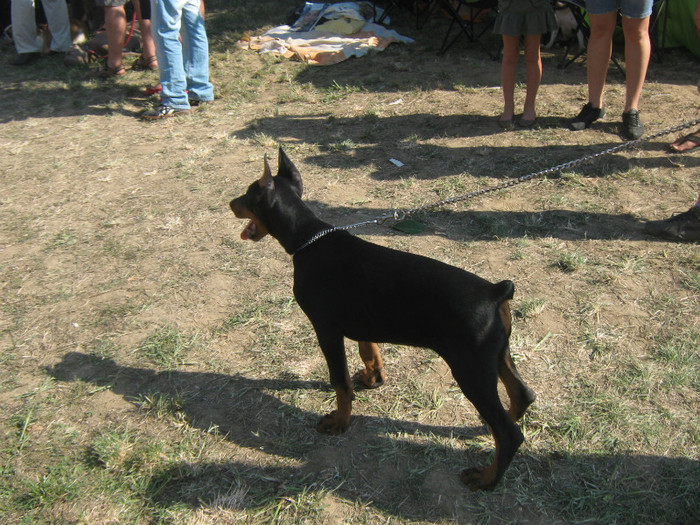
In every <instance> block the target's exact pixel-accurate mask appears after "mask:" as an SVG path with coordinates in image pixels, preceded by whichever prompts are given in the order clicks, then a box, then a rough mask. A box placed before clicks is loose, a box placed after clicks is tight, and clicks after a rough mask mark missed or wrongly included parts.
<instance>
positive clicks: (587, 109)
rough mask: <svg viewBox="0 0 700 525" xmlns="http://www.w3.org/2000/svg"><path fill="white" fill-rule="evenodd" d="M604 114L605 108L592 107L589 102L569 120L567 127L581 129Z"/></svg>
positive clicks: (575, 129)
mask: <svg viewBox="0 0 700 525" xmlns="http://www.w3.org/2000/svg"><path fill="white" fill-rule="evenodd" d="M604 116H605V108H594V107H593V105H592V104H591V103H590V102H589V103H588V104H586V105H585V106H583V109H582V110H581V112H580V113H579V114H578V115H576V117H575V118H574V119H573V120H571V121H570V122H569V127H570V128H571V129H572V130H574V131H581V130H582V129H586V128H587V127H589V126H590V125H591V124H593V123H594V122H595V121H596V120H598V119H599V118H603V117H604Z"/></svg>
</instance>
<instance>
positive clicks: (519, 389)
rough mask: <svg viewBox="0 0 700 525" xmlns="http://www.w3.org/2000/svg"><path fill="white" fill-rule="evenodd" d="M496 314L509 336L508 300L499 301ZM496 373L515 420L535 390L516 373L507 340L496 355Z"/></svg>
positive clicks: (525, 408)
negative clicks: (503, 387) (506, 395)
mask: <svg viewBox="0 0 700 525" xmlns="http://www.w3.org/2000/svg"><path fill="white" fill-rule="evenodd" d="M498 314H499V316H500V318H501V322H502V323H503V326H504V328H505V331H506V334H507V336H508V337H510V331H511V324H510V323H511V317H510V306H509V304H508V301H503V302H502V303H501V305H500V306H499V307H498ZM498 375H499V377H500V378H501V381H503V384H504V385H505V387H506V392H507V393H508V398H509V399H510V407H509V409H508V415H509V416H510V418H511V419H512V420H513V421H517V420H518V419H520V418H521V417H523V414H525V410H527V407H529V406H530V405H531V404H532V402H533V401H534V400H535V398H536V397H537V396H536V395H535V392H534V391H533V390H532V389H530V387H528V386H527V385H526V384H525V382H524V381H523V380H522V378H521V377H520V374H518V370H517V369H516V368H515V363H513V359H512V358H511V357H510V348H509V346H508V341H507V340H506V344H505V345H504V347H503V349H502V350H501V352H500V354H499V356H498Z"/></svg>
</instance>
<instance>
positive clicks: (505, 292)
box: [494, 280, 515, 303]
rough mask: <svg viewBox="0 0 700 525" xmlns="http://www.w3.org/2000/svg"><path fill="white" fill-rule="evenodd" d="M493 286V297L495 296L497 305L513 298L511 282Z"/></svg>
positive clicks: (513, 288) (513, 289)
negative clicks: (494, 288)
mask: <svg viewBox="0 0 700 525" xmlns="http://www.w3.org/2000/svg"><path fill="white" fill-rule="evenodd" d="M495 286H496V291H495V294H494V295H495V296H496V301H498V303H502V302H503V301H508V300H509V299H512V298H513V292H514V291H515V285H514V284H513V281H509V280H505V281H501V282H500V283H496V284H495Z"/></svg>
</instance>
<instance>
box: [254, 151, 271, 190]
mask: <svg viewBox="0 0 700 525" xmlns="http://www.w3.org/2000/svg"><path fill="white" fill-rule="evenodd" d="M264 162H265V167H264V168H263V174H262V177H260V180H259V181H258V184H259V185H260V187H261V188H262V189H264V190H272V189H274V188H275V181H274V180H273V179H272V171H271V170H270V164H269V163H268V162H267V153H265V160H264Z"/></svg>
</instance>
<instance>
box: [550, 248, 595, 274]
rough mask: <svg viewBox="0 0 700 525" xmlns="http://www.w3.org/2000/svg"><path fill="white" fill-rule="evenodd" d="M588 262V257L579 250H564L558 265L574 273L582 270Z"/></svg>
mask: <svg viewBox="0 0 700 525" xmlns="http://www.w3.org/2000/svg"><path fill="white" fill-rule="evenodd" d="M587 262H588V258H587V257H586V256H585V255H583V254H581V253H579V252H564V253H561V254H560V255H559V260H558V261H557V263H556V265H557V266H558V267H559V268H561V269H562V270H563V271H564V272H566V273H574V272H577V271H579V270H581V269H582V268H583V267H584V265H585V264H586V263H587Z"/></svg>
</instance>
